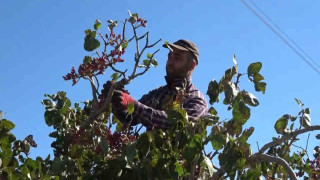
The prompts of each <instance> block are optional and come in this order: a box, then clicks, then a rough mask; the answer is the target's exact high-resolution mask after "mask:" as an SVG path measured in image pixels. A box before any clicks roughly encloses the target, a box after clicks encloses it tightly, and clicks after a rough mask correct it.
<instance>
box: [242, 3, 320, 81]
mask: <svg viewBox="0 0 320 180" xmlns="http://www.w3.org/2000/svg"><path fill="white" fill-rule="evenodd" d="M241 2H242V3H243V4H244V5H245V6H247V8H248V9H250V10H251V12H253V13H254V14H255V15H256V16H257V17H258V18H259V19H260V20H261V21H262V22H263V23H264V24H265V25H267V26H268V27H269V28H270V29H271V30H272V31H273V32H274V33H275V34H276V35H277V36H278V37H279V38H280V39H281V40H282V41H283V42H284V43H285V44H286V45H287V46H288V47H290V48H291V49H292V50H293V51H294V52H295V53H296V54H297V55H298V56H300V57H301V59H302V60H303V61H304V62H306V63H307V64H308V65H309V66H310V67H311V68H312V69H313V70H315V71H316V72H317V73H318V74H319V75H320V70H318V69H317V68H316V67H315V66H314V65H312V64H311V63H310V62H309V60H308V59H306V58H305V57H304V56H303V55H302V54H301V53H300V52H299V51H297V50H296V49H295V48H294V47H293V46H292V45H291V44H290V43H289V42H288V41H287V40H286V39H285V38H284V37H282V35H281V34H280V33H279V32H277V31H276V30H275V29H274V28H273V27H272V26H271V25H270V24H269V23H268V22H267V21H266V20H264V19H263V18H262V17H261V16H260V15H259V14H258V13H257V12H256V11H255V10H254V9H253V8H252V7H251V6H250V5H249V4H248V3H247V2H246V1H245V0H241Z"/></svg>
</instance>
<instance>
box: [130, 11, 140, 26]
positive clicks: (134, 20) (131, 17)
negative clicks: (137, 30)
mask: <svg viewBox="0 0 320 180" xmlns="http://www.w3.org/2000/svg"><path fill="white" fill-rule="evenodd" d="M130 14H131V12H130V13H129V15H130ZM137 20H138V14H137V13H134V14H131V15H130V18H129V20H128V21H129V22H130V23H131V24H134V23H136V22H137Z"/></svg>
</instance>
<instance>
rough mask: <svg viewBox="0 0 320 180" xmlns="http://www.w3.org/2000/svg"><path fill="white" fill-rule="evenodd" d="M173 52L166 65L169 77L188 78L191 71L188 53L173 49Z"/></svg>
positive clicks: (170, 53)
mask: <svg viewBox="0 0 320 180" xmlns="http://www.w3.org/2000/svg"><path fill="white" fill-rule="evenodd" d="M172 50H173V52H171V51H170V52H169V54H168V61H167V65H166V71H167V76H169V77H170V78H184V77H187V75H188V72H189V71H190V63H189V62H188V52H187V51H182V50H179V49H177V48H174V47H172Z"/></svg>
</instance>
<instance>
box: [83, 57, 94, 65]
mask: <svg viewBox="0 0 320 180" xmlns="http://www.w3.org/2000/svg"><path fill="white" fill-rule="evenodd" d="M91 61H92V59H91V57H90V56H85V57H84V58H83V64H88V63H90V62H91Z"/></svg>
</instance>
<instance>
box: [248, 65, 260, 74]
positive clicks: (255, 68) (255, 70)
mask: <svg viewBox="0 0 320 180" xmlns="http://www.w3.org/2000/svg"><path fill="white" fill-rule="evenodd" d="M261 68H262V63H261V62H256V63H252V64H250V65H249V67H248V70H247V71H248V76H252V75H255V74H258V73H259V71H260V70H261Z"/></svg>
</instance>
